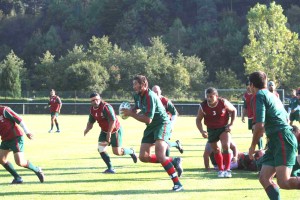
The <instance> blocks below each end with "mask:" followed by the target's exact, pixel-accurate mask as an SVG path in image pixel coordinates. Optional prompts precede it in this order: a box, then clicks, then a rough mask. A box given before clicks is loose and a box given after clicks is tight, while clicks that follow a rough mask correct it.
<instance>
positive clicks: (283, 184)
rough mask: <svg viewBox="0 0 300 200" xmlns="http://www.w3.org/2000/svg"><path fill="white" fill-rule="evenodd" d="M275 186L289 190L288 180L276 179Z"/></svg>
mask: <svg viewBox="0 0 300 200" xmlns="http://www.w3.org/2000/svg"><path fill="white" fill-rule="evenodd" d="M277 184H278V185H279V187H280V188H282V189H291V188H290V185H289V182H288V180H280V179H277Z"/></svg>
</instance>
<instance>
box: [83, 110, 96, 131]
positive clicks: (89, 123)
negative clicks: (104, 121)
mask: <svg viewBox="0 0 300 200" xmlns="http://www.w3.org/2000/svg"><path fill="white" fill-rule="evenodd" d="M95 121H96V120H95V119H94V117H93V116H92V115H91V114H90V115H89V121H88V123H87V124H86V127H85V130H84V132H83V134H84V136H85V135H86V134H87V133H88V132H89V131H90V130H91V129H92V128H93V126H94V123H95Z"/></svg>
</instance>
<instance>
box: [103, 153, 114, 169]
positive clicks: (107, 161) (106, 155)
mask: <svg viewBox="0 0 300 200" xmlns="http://www.w3.org/2000/svg"><path fill="white" fill-rule="evenodd" d="M100 155H101V158H102V159H103V161H104V162H105V164H106V166H107V168H108V169H113V166H112V164H111V162H110V157H109V155H108V153H106V152H101V153H100Z"/></svg>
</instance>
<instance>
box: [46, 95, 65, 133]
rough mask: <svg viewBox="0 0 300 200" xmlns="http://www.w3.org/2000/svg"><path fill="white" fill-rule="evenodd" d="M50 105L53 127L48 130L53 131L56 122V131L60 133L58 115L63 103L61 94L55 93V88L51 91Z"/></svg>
mask: <svg viewBox="0 0 300 200" xmlns="http://www.w3.org/2000/svg"><path fill="white" fill-rule="evenodd" d="M48 105H49V107H50V114H51V129H50V130H49V131H48V132H49V133H52V129H53V125H54V123H55V125H56V133H60V130H59V125H58V121H57V118H58V115H59V113H60V109H61V107H62V103H61V100H60V98H59V96H57V95H55V90H54V89H52V90H51V91H50V100H49V103H48Z"/></svg>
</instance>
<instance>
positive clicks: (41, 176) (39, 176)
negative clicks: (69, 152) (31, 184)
mask: <svg viewBox="0 0 300 200" xmlns="http://www.w3.org/2000/svg"><path fill="white" fill-rule="evenodd" d="M38 169H39V171H38V172H35V174H36V175H37V177H38V178H39V180H40V182H41V183H44V179H45V175H44V172H43V171H42V169H41V168H40V167H38Z"/></svg>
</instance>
